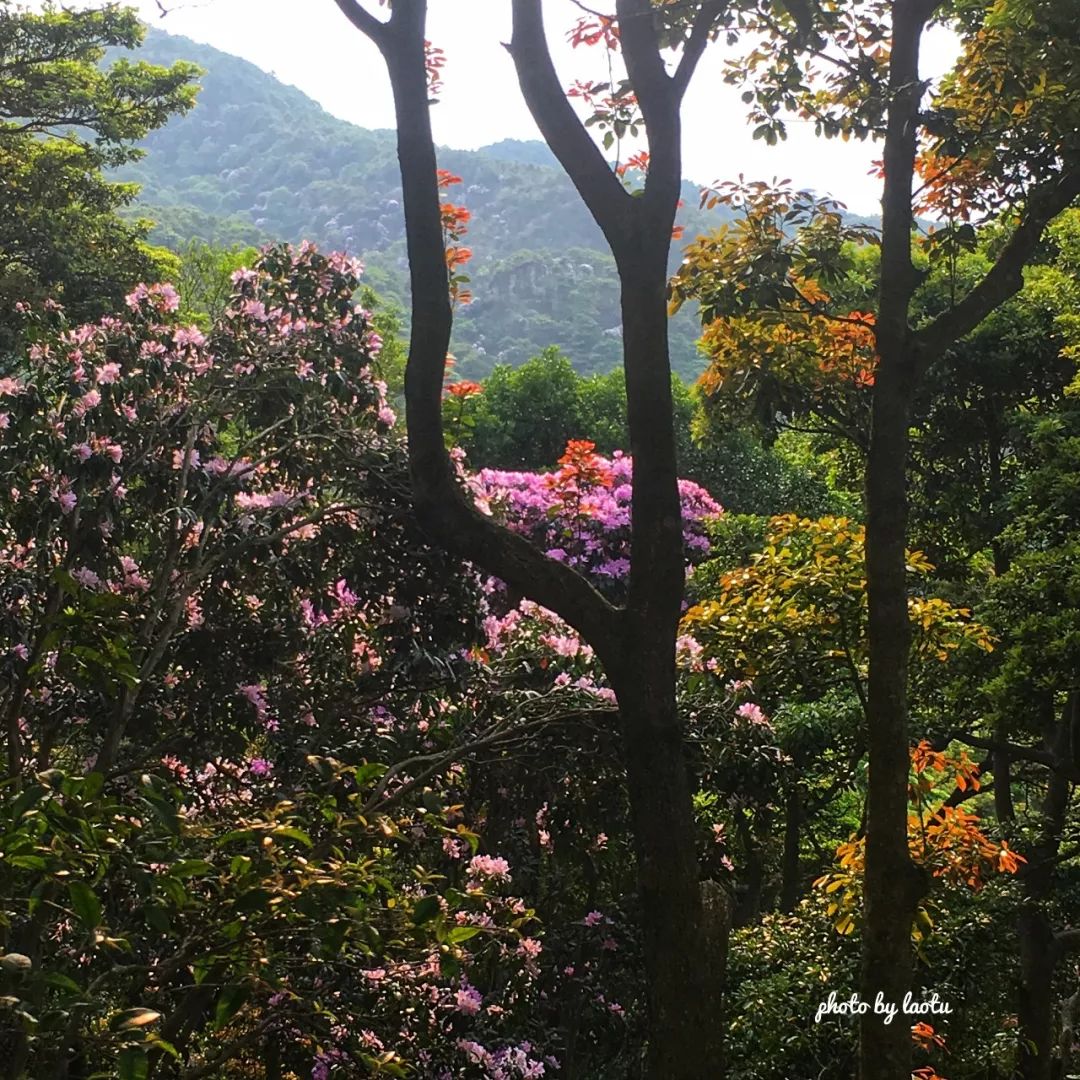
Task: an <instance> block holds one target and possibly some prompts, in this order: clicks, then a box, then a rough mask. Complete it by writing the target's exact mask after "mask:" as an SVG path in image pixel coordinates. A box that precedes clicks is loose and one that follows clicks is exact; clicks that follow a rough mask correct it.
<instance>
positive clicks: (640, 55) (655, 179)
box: [615, 0, 682, 240]
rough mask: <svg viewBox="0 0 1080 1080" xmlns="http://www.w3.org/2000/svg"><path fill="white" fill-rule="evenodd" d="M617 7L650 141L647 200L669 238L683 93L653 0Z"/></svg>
mask: <svg viewBox="0 0 1080 1080" xmlns="http://www.w3.org/2000/svg"><path fill="white" fill-rule="evenodd" d="M615 10H616V12H617V14H618V19H619V41H620V43H621V45H622V53H623V59H624V60H625V61H626V74H627V75H628V76H629V78H630V84H631V86H632V87H633V88H634V95H635V96H636V97H637V103H638V106H639V107H640V108H641V117H642V119H643V120H644V122H645V137H646V140H647V141H648V146H649V170H648V172H647V173H646V176H645V201H646V203H647V204H649V207H650V209H655V210H658V211H659V213H658V214H656V220H655V221H650V222H649V224H651V225H653V226H654V227H655V228H656V229H658V230H660V231H661V232H663V233H664V234H665V235H664V239H665V240H670V236H671V226H672V223H673V222H674V219H675V204H676V203H677V202H678V199H679V188H680V185H681V183H682V145H681V143H682V127H681V124H680V122H679V95H678V93H677V92H676V90H675V85H674V83H673V81H672V79H671V77H670V76H669V75H668V73H667V70H666V68H665V67H664V58H663V56H662V55H661V53H660V42H659V38H658V37H657V33H656V20H655V15H654V12H653V6H652V2H651V0H616V4H615Z"/></svg>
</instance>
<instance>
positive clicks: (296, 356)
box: [0, 246, 553, 1077]
mask: <svg viewBox="0 0 1080 1080" xmlns="http://www.w3.org/2000/svg"><path fill="white" fill-rule="evenodd" d="M358 272H359V267H358V266H357V265H356V264H355V263H354V262H353V261H351V260H348V259H345V258H343V257H341V256H322V255H320V254H319V253H318V252H316V251H315V250H314V249H313V248H311V247H309V246H305V247H302V248H300V249H298V250H293V249H290V248H286V247H278V248H271V249H269V250H267V251H266V252H264V254H263V255H262V257H261V258H260V260H259V262H258V263H257V264H256V265H255V266H254V267H252V268H251V269H248V270H243V271H240V272H238V273H237V275H236V277H235V290H234V294H233V297H232V300H231V302H230V304H229V305H228V307H227V309H226V311H225V313H224V315H223V317H222V318H221V319H220V320H219V321H218V322H217V323H216V324H215V325H214V326H212V327H208V328H204V329H200V328H198V327H192V326H186V325H184V324H183V323H182V321H181V320H180V319H179V317H178V310H179V299H178V297H177V295H176V293H175V291H174V290H172V289H171V288H170V287H169V286H163V285H154V286H148V287H139V288H138V289H136V290H135V291H134V292H133V293H132V294H131V295H130V296H129V297H128V303H127V310H126V311H125V312H124V313H123V314H122V315H116V316H112V317H107V318H105V319H102V320H101V321H100V322H99V323H95V324H92V325H87V326H69V325H68V324H67V323H66V322H65V320H64V316H63V312H62V311H61V310H60V309H59V308H58V307H57V306H56V305H47V306H46V308H45V309H44V310H42V311H41V312H38V313H31V314H30V315H29V323H28V334H29V336H30V339H31V345H30V347H29V349H28V352H27V355H26V356H25V357H23V358H21V359H20V360H19V362H18V363H16V364H15V365H14V366H13V367H12V368H10V369H9V370H7V371H5V373H4V375H3V379H2V381H0V395H2V396H0V412H2V417H3V420H2V423H0V466H2V469H3V472H4V478H5V482H4V484H3V487H2V488H0V506H2V512H0V709H2V711H3V713H4V716H5V717H6V719H7V726H6V731H5V736H6V746H7V760H8V763H9V767H10V770H11V771H12V772H14V773H15V774H16V776H17V779H18V781H19V783H20V785H21V787H22V792H21V793H19V792H18V789H17V788H16V789H13V788H10V787H9V788H8V789H6V791H5V794H4V796H3V798H2V799H0V835H3V836H4V837H5V841H4V857H3V859H0V889H3V891H4V895H5V896H6V897H8V898H10V899H9V902H8V909H9V910H10V911H11V912H12V916H11V925H10V927H9V932H8V933H7V936H6V939H5V948H6V949H7V951H11V952H24V953H26V954H28V955H30V956H32V961H31V963H32V970H31V971H30V973H29V974H28V975H27V976H26V977H25V978H24V980H23V983H22V984H21V985H20V988H19V993H20V994H25V995H26V1000H27V1001H34V1002H35V1004H34V1006H33V1007H34V1010H35V1012H40V1011H42V1010H44V1013H45V1016H46V1019H45V1020H44V1021H43V1022H41V1023H39V1024H37V1025H36V1026H33V1027H26V1028H25V1030H23V1029H22V1028H20V1030H21V1031H22V1032H23V1033H22V1034H20V1035H19V1037H18V1038H17V1040H16V1048H15V1051H14V1053H15V1056H16V1060H17V1061H18V1062H19V1063H20V1065H19V1068H18V1069H17V1070H16V1071H20V1070H25V1071H27V1072H28V1074H29V1075H41V1076H46V1075H60V1074H61V1073H62V1072H63V1071H64V1070H65V1069H66V1068H67V1064H66V1062H67V1057H68V1055H70V1053H72V1052H75V1053H77V1054H78V1055H79V1056H80V1058H81V1060H82V1061H83V1062H84V1064H85V1066H86V1067H87V1068H90V1069H114V1068H116V1069H119V1075H133V1076H134V1075H145V1070H146V1069H147V1068H148V1067H151V1066H153V1064H154V1063H155V1062H157V1061H158V1060H164V1059H166V1058H169V1059H171V1058H172V1057H173V1056H174V1054H175V1055H179V1058H180V1060H181V1061H182V1062H183V1063H184V1065H185V1067H190V1068H192V1069H210V1070H212V1069H213V1068H216V1066H214V1065H213V1064H212V1063H213V1062H214V1061H217V1060H218V1058H217V1057H215V1055H224V1056H223V1057H221V1059H220V1060H221V1061H222V1062H236V1063H237V1065H238V1067H242V1065H243V1062H245V1061H246V1060H248V1057H250V1056H251V1055H263V1054H264V1053H267V1054H269V1053H271V1052H272V1053H273V1054H276V1055H278V1058H279V1060H280V1061H281V1062H282V1066H283V1068H285V1069H286V1070H287V1071H288V1070H292V1071H294V1072H295V1073H297V1074H298V1075H319V1074H320V1073H322V1072H326V1073H333V1071H334V1070H337V1074H338V1075H368V1074H370V1073H371V1072H373V1071H381V1072H383V1073H384V1074H386V1075H394V1074H395V1070H397V1074H400V1073H401V1070H403V1069H404V1068H405V1067H406V1064H408V1065H409V1066H410V1067H415V1068H418V1069H419V1071H420V1072H421V1073H422V1074H429V1066H430V1074H431V1075H435V1074H436V1073H437V1072H439V1071H440V1070H441V1071H444V1072H446V1073H447V1074H448V1075H452V1076H455V1077H456V1076H465V1075H469V1073H468V1070H469V1069H472V1068H473V1059H472V1057H471V1056H470V1053H469V1051H467V1050H466V1049H464V1048H463V1044H464V1043H466V1042H470V1041H471V1042H475V1043H476V1045H483V1046H484V1047H485V1048H487V1052H489V1053H503V1052H506V1053H508V1054H516V1053H517V1051H519V1050H521V1049H522V1048H521V1046H520V1044H519V1043H518V1042H514V1041H513V1040H512V1039H509V1038H508V1037H507V1035H506V1033H505V1031H504V1029H506V1028H507V1026H508V1024H509V1023H510V1021H511V1020H513V1021H514V1022H515V1024H514V1026H513V1029H512V1030H513V1031H514V1032H520V1031H522V1030H526V1029H528V1028H529V1021H528V1019H527V1017H528V1015H530V1010H531V1007H532V1002H533V999H534V996H535V990H534V988H535V987H536V985H537V978H538V974H537V973H538V967H537V957H536V955H535V954H534V953H533V952H531V951H530V950H531V949H533V945H532V944H531V943H533V942H536V941H537V940H538V939H537V934H538V932H539V925H538V923H537V921H536V919H535V917H534V916H533V914H532V912H531V911H530V909H529V908H528V907H527V906H526V905H525V904H524V903H523V902H522V901H521V900H519V899H517V898H516V897H515V896H513V895H512V894H511V893H510V892H509V885H510V882H509V880H508V879H509V878H511V877H512V871H510V870H509V868H507V870H506V872H505V874H502V875H495V876H492V875H479V876H477V878H476V880H475V881H474V880H472V878H470V876H469V874H468V872H467V871H466V869H465V867H464V866H463V865H462V864H461V859H458V860H452V859H449V858H448V857H447V855H446V851H445V847H444V845H449V846H452V848H453V850H454V851H455V852H457V853H458V854H462V851H461V849H464V850H465V851H468V852H470V853H471V854H470V857H480V858H483V856H478V855H477V851H476V848H475V845H476V837H475V835H474V834H473V833H472V832H470V831H469V830H468V829H467V828H466V827H465V824H464V822H463V820H462V818H461V815H460V811H458V810H454V809H453V806H454V800H455V798H456V795H457V793H456V792H455V791H454V790H453V787H452V784H453V782H454V778H455V776H456V775H457V774H455V773H454V772H453V770H452V769H448V770H446V777H448V779H447V778H444V777H443V776H442V775H441V774H436V775H435V776H433V777H432V778H431V779H430V781H429V783H427V784H426V785H423V786H420V787H417V788H415V790H414V787H413V786H410V784H411V781H412V778H413V773H412V772H410V771H409V770H408V769H403V770H402V771H401V772H400V773H398V774H395V775H393V776H391V775H390V774H387V775H386V776H385V777H384V773H385V771H386V764H383V763H384V762H388V761H400V762H404V761H405V760H406V759H408V757H409V755H410V754H415V753H423V752H425V751H427V752H430V751H432V750H437V749H438V747H439V746H441V745H445V740H446V739H448V738H452V737H453V733H454V730H455V722H456V721H455V717H456V715H457V709H456V707H455V706H454V705H453V704H452V702H451V701H450V700H449V698H450V693H451V692H452V688H453V687H454V686H455V684H456V683H457V682H458V680H459V679H460V678H461V676H462V674H463V673H464V672H465V671H466V669H467V668H468V667H469V665H468V662H467V661H466V658H465V649H466V647H467V646H469V645H470V644H471V643H473V642H474V641H475V640H476V638H477V635H478V633H479V627H478V622H479V609H478V602H479V588H478V581H477V579H476V577H475V575H474V574H472V573H471V572H470V571H468V569H467V568H462V567H461V566H460V565H459V564H456V563H454V562H453V561H452V560H449V559H448V558H447V557H445V556H443V555H442V554H441V553H440V552H439V551H437V550H435V549H432V548H430V547H429V546H428V545H427V543H426V541H425V540H424V538H423V535H422V534H421V532H420V530H419V527H418V525H417V523H416V522H415V520H414V518H413V515H412V514H411V507H410V503H409V491H408V484H407V469H406V463H405V455H404V451H403V448H402V446H401V443H400V439H399V437H398V435H397V434H396V433H395V431H394V430H393V422H394V417H393V414H392V410H391V409H390V408H389V406H388V405H387V403H386V401H385V387H383V386H382V385H381V384H380V382H379V381H378V379H377V378H376V376H375V372H374V366H373V365H374V361H375V359H376V356H377V352H378V347H379V341H378V338H377V335H375V334H374V333H373V332H372V330H371V328H370V324H369V323H368V320H367V317H366V315H365V313H364V312H363V311H361V310H360V309H358V307H357V306H356V304H355V302H354V300H353V295H354V293H355V291H356V289H357V285H358V279H357V274H358ZM444 790H445V792H446V795H447V797H446V798H445V799H444V798H443V791H444ZM410 795H411V797H409V796H410ZM16 796H17V797H16ZM421 796H423V799H421ZM88 830H89V831H88ZM88 838H90V839H88ZM91 840H92V842H91ZM492 858H495V857H492ZM478 865H482V864H478ZM492 866H494V867H495V868H496V869H498V867H499V866H500V864H499V863H498V861H497V859H496V861H495V862H493V863H492ZM425 867H429V868H425ZM440 870H442V871H445V872H440ZM41 896H48V897H49V898H50V902H49V903H48V904H47V905H46V906H45V907H44V908H42V907H40V906H39V903H38V901H36V900H34V899H33V898H34V897H41ZM35 911H36V912H37V913H36V914H35ZM39 943H40V944H39ZM91 987H93V990H92V991H91V990H90V989H89V988H91ZM200 988H202V989H200ZM477 996H479V1001H478V1000H477ZM19 1000H21V998H20V999H19ZM75 1002H81V1003H82V1004H79V1005H78V1006H77V1007H75V1008H72V1005H73V1003H75ZM191 1003H195V1004H196V1005H197V1007H196V1008H194V1010H193V1008H192V1004H191ZM462 1003H465V1004H464V1007H462ZM473 1006H476V1007H475V1008H473ZM20 1007H21V1006H20ZM66 1009H70V1010H71V1012H70V1015H71V1016H73V1017H76V1019H75V1020H74V1021H72V1023H73V1025H74V1026H72V1027H69V1021H67V1020H65V1019H63V1017H64V1016H65V1015H68V1014H67V1013H65V1012H64V1010H66ZM50 1018H52V1019H50ZM133 1018H135V1019H133ZM519 1020H520V1023H518V1021H519ZM5 1022H6V1021H5ZM253 1031H256V1032H258V1033H259V1038H258V1039H255V1040H253V1039H252V1036H251V1033H252V1032H253ZM542 1035H543V1033H542V1032H540V1031H537V1032H536V1034H535V1035H534V1036H533V1040H534V1042H535V1044H536V1046H540V1045H542V1044H543V1038H542ZM73 1038H74V1039H75V1044H72V1042H71V1040H72V1039H73ZM72 1045H76V1047H77V1048H76V1050H75V1051H72V1050H70V1049H69V1048H70V1047H71V1046H72ZM253 1047H254V1049H253ZM530 1047H531V1044H530ZM522 1052H524V1051H522ZM547 1053H548V1050H547V1049H546V1048H545V1050H544V1054H547ZM544 1054H541V1053H540V1051H539V1050H536V1051H534V1052H533V1053H531V1054H526V1058H527V1059H528V1060H530V1061H538V1060H542V1058H543V1056H544ZM537 1055H539V1056H537ZM251 1060H253V1061H254V1060H255V1058H251ZM258 1060H260V1061H261V1060H263V1059H262V1057H261V1056H259V1057H258ZM515 1060H517V1059H516V1058H515ZM529 1067H532V1066H529ZM545 1067H547V1068H553V1066H552V1065H551V1064H550V1063H549V1064H548V1065H547V1066H545ZM476 1068H480V1066H476ZM108 1075H111V1073H109V1074H108ZM477 1075H483V1074H482V1073H477Z"/></svg>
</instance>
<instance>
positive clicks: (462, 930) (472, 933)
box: [446, 926, 480, 945]
mask: <svg viewBox="0 0 1080 1080" xmlns="http://www.w3.org/2000/svg"><path fill="white" fill-rule="evenodd" d="M479 933H480V927H479V926H455V927H454V928H453V930H451V931H450V933H448V934H447V935H446V940H447V942H448V943H449V944H451V945H460V944H461V943H462V942H463V941H468V940H469V938H473V937H476V935H477V934H479Z"/></svg>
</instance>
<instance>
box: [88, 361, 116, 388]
mask: <svg viewBox="0 0 1080 1080" xmlns="http://www.w3.org/2000/svg"><path fill="white" fill-rule="evenodd" d="M94 377H95V378H96V379H97V381H98V382H99V383H103V384H108V383H114V382H116V380H117V379H119V378H120V365H119V364H113V363H109V364H102V365H101V367H99V368H98V369H97V371H96V372H95V373H94Z"/></svg>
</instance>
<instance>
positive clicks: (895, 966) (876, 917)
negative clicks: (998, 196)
mask: <svg viewBox="0 0 1080 1080" xmlns="http://www.w3.org/2000/svg"><path fill="white" fill-rule="evenodd" d="M929 12H930V8H929V6H928V5H925V4H922V3H920V2H919V0H895V3H894V4H893V40H892V49H891V53H890V58H889V107H888V118H887V129H886V136H885V146H884V150H883V162H884V167H885V184H884V190H883V194H882V200H881V279H880V283H879V295H878V314H877V325H876V329H875V336H876V339H877V352H878V364H877V368H876V371H875V375H874V390H873V399H872V406H871V420H870V447H869V451H868V453H867V461H866V590H867V599H868V605H869V619H868V624H867V637H868V645H869V649H868V652H869V661H870V672H869V682H868V687H867V727H868V731H867V758H868V764H869V773H868V780H867V803H866V873H865V879H864V897H865V904H864V910H863V952H862V978H861V984H860V985H861V992H862V999H863V1002H864V1003H869V1004H870V1006H871V1008H870V1010H869V1011H868V1012H865V1013H863V1014H862V1016H861V1017H860V1022H859V1036H860V1039H859V1076H860V1077H861V1080H907V1078H908V1077H910V1075H911V1032H910V1029H909V1027H908V1025H907V1024H906V1023H904V1022H903V1018H902V1017H895V1018H894V1019H893V1021H892V1023H890V1024H886V1023H884V1016H883V1015H881V1014H878V1013H875V1012H874V1009H873V1003H874V1002H875V1001H876V1000H877V998H878V995H881V997H882V998H883V1000H884V1001H885V1003H887V1004H888V1005H890V1006H896V1007H897V1008H899V1007H900V1005H901V1003H902V1001H903V998H904V995H905V994H906V993H907V992H908V990H909V989H910V988H911V975H912V956H911V924H912V920H913V918H914V914H915V907H916V904H917V903H918V899H919V896H920V893H921V891H922V882H921V877H920V875H919V873H918V872H917V870H916V868H915V866H914V864H913V863H912V861H911V858H910V856H909V853H908V838H907V818H908V798H907V784H908V768H909V745H908V744H909V737H908V702H907V669H908V651H909V648H910V639H911V626H910V623H909V621H908V607H907V569H906V565H907V557H906V546H907V519H908V508H907V454H908V438H909V436H908V429H909V425H910V422H911V403H912V399H913V396H914V392H915V384H916V379H917V372H918V370H919V364H918V358H917V357H916V355H915V349H914V343H913V340H912V334H911V330H910V311H911V299H912V296H913V295H914V292H915V289H916V286H917V284H918V276H917V274H916V271H915V266H914V264H913V263H912V259H911V230H912V210H911V195H912V176H913V174H914V167H915V150H916V140H917V136H918V129H919V120H918V118H919V101H920V97H921V95H922V87H921V84H920V82H919V44H920V40H921V37H922V32H923V27H924V25H925V20H926V18H927V16H928V15H929Z"/></svg>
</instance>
